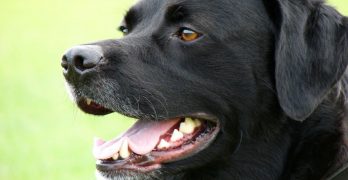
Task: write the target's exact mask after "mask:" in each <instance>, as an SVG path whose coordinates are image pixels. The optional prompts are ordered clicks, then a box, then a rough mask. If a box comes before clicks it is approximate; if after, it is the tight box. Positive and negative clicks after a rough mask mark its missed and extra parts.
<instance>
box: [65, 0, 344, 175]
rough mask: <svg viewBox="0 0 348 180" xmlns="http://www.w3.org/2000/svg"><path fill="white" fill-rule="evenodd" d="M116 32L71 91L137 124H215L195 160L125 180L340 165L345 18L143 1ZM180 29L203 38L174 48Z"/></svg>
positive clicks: (291, 5) (281, 3)
mask: <svg viewBox="0 0 348 180" xmlns="http://www.w3.org/2000/svg"><path fill="white" fill-rule="evenodd" d="M124 26H126V27H127V28H128V31H129V32H128V33H127V34H126V35H125V37H123V38H122V39H117V40H106V41H101V42H97V43H92V44H94V45H98V46H101V47H102V49H103V52H104V57H105V58H104V59H103V61H102V62H101V63H100V64H99V65H98V66H97V67H96V68H95V69H94V70H93V71H90V72H89V73H86V74H84V76H81V78H79V79H76V78H74V79H73V80H72V79H69V78H68V82H69V83H70V85H71V86H72V88H73V90H74V93H75V96H76V97H90V98H92V99H94V100H96V101H97V102H98V103H100V104H103V105H105V106H106V107H108V108H110V109H112V110H114V111H117V112H120V113H122V114H125V115H128V116H132V117H137V118H140V119H143V120H144V119H155V120H161V119H166V118H168V117H175V116H179V115H182V114H189V113H196V112H206V113H209V114H212V115H215V116H217V117H218V118H219V120H220V122H221V128H222V129H221V132H220V133H219V135H218V137H217V139H216V140H215V141H214V143H213V144H212V145H211V146H210V147H208V148H207V149H205V150H203V151H201V152H200V153H198V154H196V155H195V156H193V157H190V158H187V159H184V160H181V161H177V162H173V163H168V164H163V167H162V168H161V169H160V170H158V171H156V172H152V173H149V174H141V173H136V174H132V173H129V175H130V174H132V176H129V178H132V177H133V178H136V177H138V178H139V179H145V178H150V179H236V180H239V179H243V180H244V179H245V180H247V179H255V180H273V179H284V180H288V179H289V180H290V179H291V180H294V179H299V180H301V179H303V180H304V179H313V180H318V179H324V178H325V177H327V176H329V175H330V174H331V173H333V172H334V171H335V170H336V169H337V168H339V167H340V166H341V165H342V164H343V163H346V162H348V159H347V142H348V141H347V120H346V119H347V114H346V107H347V105H346V90H347V88H348V87H347V75H345V70H346V67H347V63H348V20H347V18H346V17H343V16H342V15H340V14H339V13H338V12H337V11H336V10H334V9H333V8H331V7H329V6H327V5H325V4H324V2H322V1H320V0H263V1H261V0H167V1H164V0H143V1H140V2H139V3H138V4H136V5H135V6H134V7H133V8H132V9H131V10H130V11H129V13H128V15H127V16H126V18H125V22H124ZM182 27H189V28H191V29H193V30H196V31H198V32H200V33H202V34H203V36H202V37H201V38H200V39H198V40H196V41H194V42H183V41H182V40H180V39H179V38H177V37H176V36H175V34H176V33H177V31H178V30H179V29H180V28H182ZM240 131H242V132H243V133H242V134H243V137H242V142H241V145H240V146H239V148H236V147H237V146H238V143H239V140H240V138H241V137H240V133H239V132H240ZM123 174H124V172H123ZM125 174H126V175H127V174H128V173H125ZM118 176H120V177H121V175H120V174H118V175H116V176H115V177H114V179H117V177H118Z"/></svg>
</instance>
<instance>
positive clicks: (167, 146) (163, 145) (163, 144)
mask: <svg viewBox="0 0 348 180" xmlns="http://www.w3.org/2000/svg"><path fill="white" fill-rule="evenodd" d="M169 146H170V144H169V143H168V142H167V141H166V140H164V139H161V142H160V143H159V145H158V146H157V148H158V149H165V148H169Z"/></svg>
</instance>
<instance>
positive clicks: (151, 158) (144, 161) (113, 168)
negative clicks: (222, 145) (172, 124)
mask: <svg viewBox="0 0 348 180" xmlns="http://www.w3.org/2000/svg"><path fill="white" fill-rule="evenodd" d="M214 123H215V126H213V127H209V128H210V129H205V131H204V132H203V133H201V134H200V135H198V136H197V137H196V139H195V141H194V142H193V143H186V144H183V145H181V146H180V147H177V148H174V149H170V150H153V151H151V152H150V153H148V154H146V155H137V154H132V155H131V156H130V157H129V158H127V159H124V160H98V161H97V163H96V168H97V170H98V171H99V172H100V173H102V174H116V173H122V172H134V173H149V172H152V171H155V170H158V169H160V168H161V167H162V164H165V163H171V162H176V161H180V160H183V159H186V158H189V157H191V156H194V155H195V154H197V153H199V152H200V151H202V150H204V149H206V148H207V147H208V146H209V145H211V143H212V142H213V141H214V140H215V138H216V136H217V134H218V133H219V131H220V128H219V123H218V121H217V122H214Z"/></svg>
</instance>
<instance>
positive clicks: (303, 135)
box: [282, 79, 348, 179]
mask: <svg viewBox="0 0 348 180" xmlns="http://www.w3.org/2000/svg"><path fill="white" fill-rule="evenodd" d="M345 80H346V79H344V80H342V82H340V83H338V84H337V85H336V87H335V88H333V89H332V91H331V92H330V93H329V94H328V95H327V98H326V99H325V100H324V102H323V103H322V104H321V105H320V106H319V107H318V108H317V109H316V111H315V112H314V113H313V114H312V115H311V116H310V117H309V118H308V119H306V120H305V121H304V122H302V123H296V122H291V125H292V126H291V127H292V128H293V130H294V133H293V134H292V136H291V137H292V147H291V151H290V152H289V157H288V159H289V160H290V161H289V162H287V163H286V164H287V168H285V169H286V172H285V173H284V174H283V178H282V179H323V178H327V177H328V176H330V175H332V174H333V173H334V172H335V171H337V169H339V168H341V167H342V166H343V165H344V164H346V163H348V156H347V155H348V153H347V152H348V148H347V147H348V119H347V117H348V116H347V105H346V103H345V102H346V92H345V90H347V88H346V83H345Z"/></svg>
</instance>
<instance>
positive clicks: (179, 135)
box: [170, 129, 184, 142]
mask: <svg viewBox="0 0 348 180" xmlns="http://www.w3.org/2000/svg"><path fill="white" fill-rule="evenodd" d="M183 137H184V134H183V133H182V132H180V131H178V130H177V129H174V132H173V134H172V137H170V141H172V142H175V141H178V140H180V139H182V138H183Z"/></svg>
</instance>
